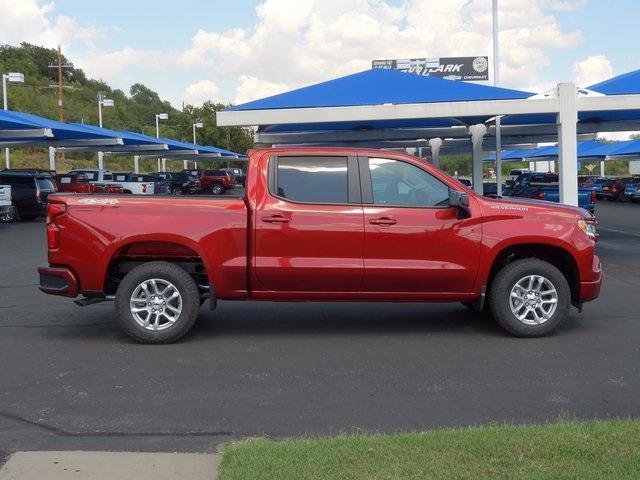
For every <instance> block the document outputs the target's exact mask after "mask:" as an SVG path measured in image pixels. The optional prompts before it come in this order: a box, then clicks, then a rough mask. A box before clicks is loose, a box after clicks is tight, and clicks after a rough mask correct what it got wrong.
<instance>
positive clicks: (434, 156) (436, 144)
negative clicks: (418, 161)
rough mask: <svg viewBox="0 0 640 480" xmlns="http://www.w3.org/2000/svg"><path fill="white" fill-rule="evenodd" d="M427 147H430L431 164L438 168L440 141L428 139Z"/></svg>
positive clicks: (439, 139) (438, 139)
mask: <svg viewBox="0 0 640 480" xmlns="http://www.w3.org/2000/svg"><path fill="white" fill-rule="evenodd" d="M429 147H431V163H432V164H433V166H434V167H436V168H440V147H442V139H441V138H430V139H429Z"/></svg>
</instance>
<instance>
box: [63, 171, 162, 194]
mask: <svg viewBox="0 0 640 480" xmlns="http://www.w3.org/2000/svg"><path fill="white" fill-rule="evenodd" d="M69 173H79V174H84V175H86V176H87V178H88V179H89V182H90V183H117V184H118V185H120V186H121V187H122V192H123V193H133V194H134V195H153V194H154V193H155V192H154V183H153V182H144V181H142V175H138V174H136V173H112V172H110V171H109V170H98V169H95V170H94V169H76V170H71V171H70V172H69Z"/></svg>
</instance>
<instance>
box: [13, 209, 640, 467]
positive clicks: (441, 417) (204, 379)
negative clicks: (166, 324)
mask: <svg viewBox="0 0 640 480" xmlns="http://www.w3.org/2000/svg"><path fill="white" fill-rule="evenodd" d="M598 212H599V217H600V219H601V226H602V240H601V242H600V244H599V247H598V248H599V254H600V255H601V257H602V260H603V263H604V269H605V273H606V280H605V284H604V287H603V290H602V295H601V298H600V299H599V300H598V301H596V302H594V303H591V304H588V305H586V306H585V310H584V312H583V313H582V314H578V313H577V311H576V310H573V311H572V314H571V316H570V318H569V319H568V320H567V321H566V323H565V324H564V325H563V326H562V328H560V329H559V331H558V332H557V334H555V335H554V336H552V337H548V338H541V339H526V340H525V339H517V338H513V337H510V336H508V335H507V334H505V333H504V332H503V331H502V330H501V329H500V328H499V327H497V326H496V325H494V324H493V323H492V322H491V321H490V320H487V319H485V318H484V317H482V316H480V315H478V314H474V313H470V312H468V311H467V310H466V309H465V308H463V307H461V306H459V305H457V304H447V305H423V304H353V303H348V304H320V303H306V304H272V303H262V302H259V303H250V302H247V303H231V302H221V304H220V305H219V308H218V309H217V310H216V311H215V312H210V311H208V310H207V309H205V308H203V309H202V311H201V318H200V321H199V323H198V325H197V326H196V328H195V329H194V331H193V333H191V334H190V335H189V336H188V337H186V338H185V339H184V340H183V341H182V342H180V343H178V344H174V345H159V346H148V345H138V344H135V343H133V342H132V341H130V340H129V339H128V338H127V337H125V336H124V335H123V334H122V333H120V331H119V329H118V328H117V326H116V324H115V322H114V320H113V317H112V309H113V307H112V305H110V304H100V305H95V306H91V307H84V308H79V307H76V306H75V305H74V304H73V303H72V302H71V301H70V300H68V299H64V298H55V297H50V296H46V295H44V294H42V293H40V292H39V291H38V290H37V288H36V283H37V274H36V271H35V268H36V266H37V265H38V264H43V263H45V257H46V256H45V240H44V231H45V229H44V222H42V221H40V222H35V223H29V222H25V223H16V224H11V225H0V244H1V245H2V248H0V265H1V267H0V272H1V273H0V332H1V333H0V364H1V365H2V368H1V369H0V458H2V456H3V452H5V453H6V452H11V451H14V450H36V449H38V450H51V449H56V450H65V449H72V450H79V449H83V450H92V449H96V450H147V451H208V450H211V449H212V448H213V447H214V446H215V445H217V444H219V443H221V442H226V441H229V440H232V439H237V438H241V437H245V436H255V435H267V436H271V437H282V436H293V435H296V436H297V435H321V434H330V433H338V432H353V431H360V432H394V431H398V430H413V431H415V430H423V429H428V428H433V427H441V426H468V425H477V424H486V423H489V422H518V423H522V422H542V421H546V420H550V419H554V418H556V417H558V416H576V417H579V418H608V417H626V416H638V415H640V401H639V400H640V370H639V368H640V300H639V296H640V206H638V205H632V204H608V203H606V202H600V203H599V205H598Z"/></svg>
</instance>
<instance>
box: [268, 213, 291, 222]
mask: <svg viewBox="0 0 640 480" xmlns="http://www.w3.org/2000/svg"><path fill="white" fill-rule="evenodd" d="M262 221H263V222H266V223H288V222H289V219H288V218H286V217H283V216H282V215H268V216H264V217H262Z"/></svg>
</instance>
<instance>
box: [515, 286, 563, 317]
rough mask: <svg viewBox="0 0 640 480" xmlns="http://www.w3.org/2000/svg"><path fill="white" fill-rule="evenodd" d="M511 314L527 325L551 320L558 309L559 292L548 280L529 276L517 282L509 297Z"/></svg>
mask: <svg viewBox="0 0 640 480" xmlns="http://www.w3.org/2000/svg"><path fill="white" fill-rule="evenodd" d="M509 306H510V307H511V313H513V315H514V316H515V317H516V318H517V319H518V320H520V321H521V322H522V323H524V324H526V325H540V324H542V323H544V322H546V321H547V320H549V319H550V318H551V317H552V316H553V314H554V313H555V311H556V308H557V307H558V292H557V291H556V288H555V287H554V286H553V283H551V282H550V281H549V280H548V279H547V278H545V277H543V276H541V275H527V276H526V277H522V278H521V279H520V280H518V281H517V282H516V284H515V285H514V286H513V288H512V289H511V294H510V295H509Z"/></svg>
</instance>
